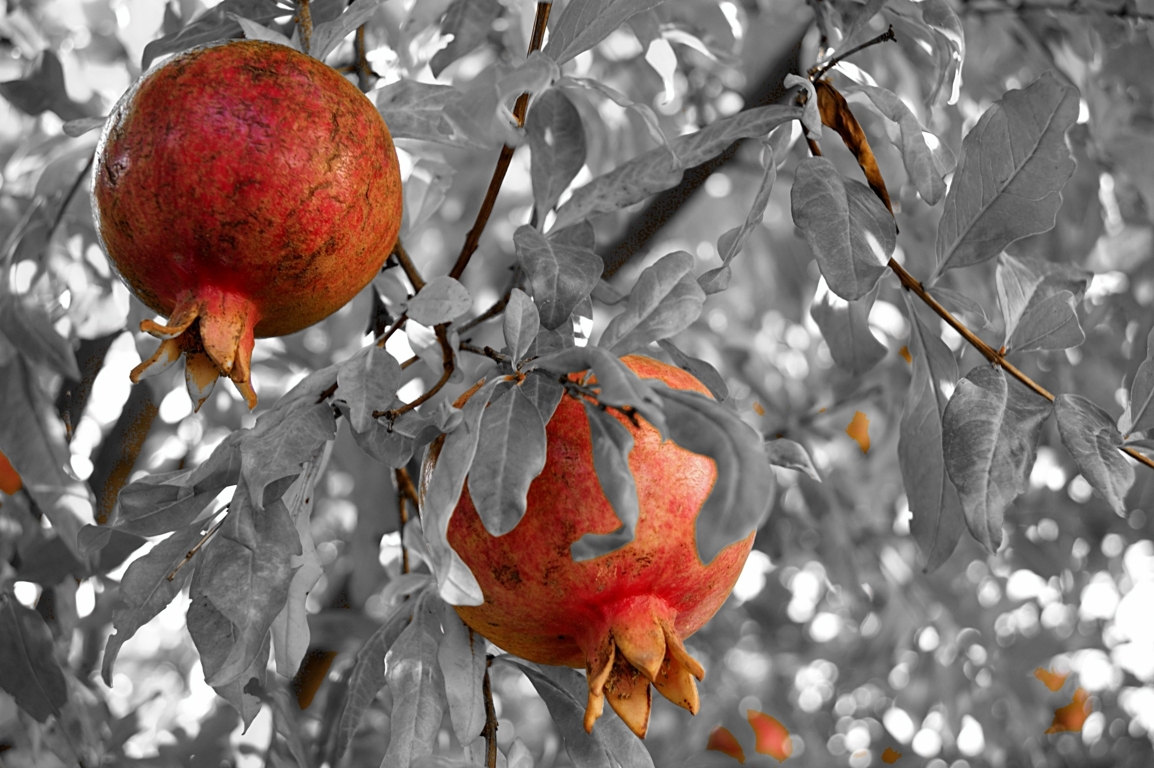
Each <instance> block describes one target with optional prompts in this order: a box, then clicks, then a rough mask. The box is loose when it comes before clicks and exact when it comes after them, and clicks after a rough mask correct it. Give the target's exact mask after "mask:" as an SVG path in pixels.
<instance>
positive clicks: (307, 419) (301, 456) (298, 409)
mask: <svg viewBox="0 0 1154 768" xmlns="http://www.w3.org/2000/svg"><path fill="white" fill-rule="evenodd" d="M279 406H280V403H278V404H277V406H275V407H274V410H273V411H270V412H269V413H267V414H265V415H264V416H262V417H261V418H260V419H258V420H257V423H256V426H255V427H253V428H252V429H251V430H249V431H247V432H245V433H244V435H243V436H242V438H241V445H240V451H241V455H240V465H241V475H242V476H243V477H244V480H245V485H246V486H247V488H248V493H249V494H251V497H252V503H253V505H254V506H255V507H256V508H257V509H260V508H261V507H262V506H263V505H264V490H265V488H266V487H267V486H268V484H269V483H272V482H273V481H275V480H280V479H281V478H284V477H296V476H297V475H299V474H300V473H301V470H302V468H303V467H304V465H305V464H306V463H307V462H309V461H311V460H312V459H313V457H314V456H316V453H317V451H318V450H320V448H321V447H322V446H323V445H324V444H325V443H326V442H327V441H329V440H332V439H333V438H334V437H335V436H336V432H337V426H336V419H335V417H334V415H333V409H332V407H331V406H330V405H329V404H328V403H318V402H316V400H315V399H312V400H309V399H299V400H293V401H291V402H290V403H289V404H288V405H287V406H286V407H285V408H283V409H280V408H279Z"/></svg>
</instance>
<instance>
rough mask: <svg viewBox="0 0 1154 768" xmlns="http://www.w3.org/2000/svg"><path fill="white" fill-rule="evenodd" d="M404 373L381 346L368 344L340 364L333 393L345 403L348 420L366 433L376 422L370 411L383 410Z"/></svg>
mask: <svg viewBox="0 0 1154 768" xmlns="http://www.w3.org/2000/svg"><path fill="white" fill-rule="evenodd" d="M403 377H404V373H403V372H402V371H401V364H400V363H398V362H397V359H396V358H395V357H393V356H392V355H391V354H389V353H388V352H386V351H385V349H384V348H383V347H378V346H377V345H376V344H370V345H369V346H367V347H365V348H364V349H362V350H360V351H359V352H357V353H356V354H355V355H353V356H352V357H350V358H349V359H348V360H346V361H345V362H343V363H341V367H340V369H339V370H338V371H337V393H338V395H339V396H340V397H341V399H343V400H344V401H345V402H346V403H348V406H349V423H350V424H351V425H352V427H353V429H355V430H356V431H357V432H367V431H369V430H370V429H372V427H373V425H374V424H375V423H376V419H375V418H373V412H374V411H383V410H387V409H388V408H389V406H390V405H391V404H392V402H393V400H394V399H395V398H396V394H397V389H398V388H399V387H400V385H401V379H402V378H403Z"/></svg>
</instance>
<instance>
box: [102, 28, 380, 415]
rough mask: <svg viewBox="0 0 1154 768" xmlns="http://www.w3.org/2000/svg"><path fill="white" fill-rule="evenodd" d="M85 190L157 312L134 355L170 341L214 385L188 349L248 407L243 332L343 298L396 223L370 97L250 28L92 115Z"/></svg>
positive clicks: (119, 265)
mask: <svg viewBox="0 0 1154 768" xmlns="http://www.w3.org/2000/svg"><path fill="white" fill-rule="evenodd" d="M92 191H93V212H94V214H95V217H96V221H97V229H98V231H99V233H100V237H101V240H102V242H103V245H104V249H105V252H106V253H107V254H108V256H109V259H110V261H111V262H112V264H113V265H114V267H115V268H116V270H117V271H118V272H119V274H120V276H121V277H122V278H123V279H124V281H125V282H126V283H127V284H128V286H129V287H130V288H131V289H132V291H133V293H135V294H136V296H137V297H138V298H139V299H140V300H141V301H142V302H144V304H146V305H147V306H148V307H149V308H151V309H152V310H153V311H155V312H157V313H159V314H161V315H165V316H168V317H169V322H168V325H167V326H164V325H159V324H157V323H153V322H151V321H146V322H145V324H143V325H142V329H143V330H147V331H149V332H150V333H152V334H153V335H155V336H158V337H159V338H161V339H163V340H165V343H166V345H167V347H166V346H165V345H162V349H161V350H158V356H156V357H154V359H153V360H151V361H149V363H152V364H154V365H155V366H156V367H162V366H164V365H166V364H170V363H172V362H174V361H175V359H176V358H177V357H179V355H180V352H185V353H186V355H188V359H187V360H186V366H188V370H189V372H190V392H192V391H193V387H192V384H193V383H194V382H193V381H192V379H193V378H194V377H195V378H196V379H197V381H196V384H197V385H198V386H199V387H202V388H203V387H206V386H207V387H211V382H214V381H215V378H214V377H212V376H210V375H209V373H208V372H207V371H206V370H202V369H203V368H205V366H204V360H203V359H202V357H201V352H202V351H203V353H205V354H207V357H208V358H210V359H211V362H212V364H213V365H212V366H211V368H212V369H213V370H215V371H216V373H217V374H219V375H228V376H230V377H231V378H232V379H233V380H234V382H236V383H237V385H238V386H239V387H240V388H241V390H242V392H245V390H246V387H247V390H248V391H247V392H245V394H246V397H249V399H250V406H252V405H254V404H255V394H251V386H250V385H249V384H248V381H249V375H248V374H249V370H248V367H249V366H248V363H249V355H250V353H251V350H252V345H253V338H254V337H264V336H282V335H285V334H288V333H293V332H295V331H298V330H301V329H302V328H305V327H307V326H309V325H312V324H313V323H315V322H317V321H319V320H321V319H323V318H325V317H327V316H328V315H330V314H332V313H333V312H334V311H336V310H337V309H339V308H340V307H342V306H344V305H345V304H346V303H347V302H348V301H349V300H350V299H351V298H352V297H353V296H355V295H356V294H357V293H358V292H359V291H360V290H361V289H362V288H363V287H364V286H365V285H366V284H367V283H368V282H369V281H370V280H372V278H373V276H374V275H375V274H376V273H377V271H378V270H379V269H380V267H381V265H382V264H383V263H384V261H385V259H386V258H387V257H388V255H389V253H390V252H391V250H392V248H393V245H394V243H395V242H396V238H397V232H398V230H399V228H400V224H401V205H402V195H401V178H400V172H399V168H398V165H397V157H396V151H395V149H394V147H393V142H392V138H391V136H390V135H389V131H388V128H387V127H386V126H385V123H384V120H382V119H381V116H380V114H379V113H378V112H377V110H376V109H375V108H374V106H373V104H372V103H371V102H370V101H369V100H368V99H367V98H366V97H365V96H364V95H363V94H362V93H361V92H360V91H359V90H358V89H357V88H356V86H354V85H353V84H352V83H350V82H349V81H347V80H346V79H345V78H344V77H342V76H341V75H340V74H339V73H337V72H336V71H335V70H333V69H332V68H331V67H329V66H327V65H326V64H324V63H323V62H321V61H318V60H317V59H314V58H312V57H310V56H307V55H305V54H303V53H300V52H298V51H296V50H293V49H292V48H289V47H287V46H282V45H277V44H274V43H267V42H262V41H256V40H242V41H231V42H226V43H222V44H217V45H211V46H207V47H203V48H198V49H194V50H191V51H187V52H185V53H182V54H179V55H177V56H175V57H173V58H172V59H170V60H168V61H167V62H164V63H162V64H160V65H158V66H156V67H154V68H153V69H151V70H150V71H149V72H147V73H145V74H144V76H142V77H141V79H140V80H139V81H138V82H137V83H136V84H135V85H134V86H133V87H132V88H131V89H130V90H129V91H128V92H127V93H126V94H125V95H124V97H123V98H122V99H121V101H120V103H119V104H118V105H117V107H116V109H115V110H114V111H113V113H112V115H111V117H110V118H109V120H108V123H107V124H106V126H105V129H104V133H103V135H102V137H101V140H100V145H99V147H98V149H97V161H96V165H95V172H94V174H93V188H92ZM185 331H191V333H190V334H185V333H184V332H185ZM182 334H184V336H185V337H186V338H178V337H181V335H182ZM146 365H147V364H146ZM198 366H199V367H198ZM142 373H144V370H143V369H142V370H138V371H136V372H134V375H135V376H136V377H139V375H141V374H142ZM193 394H194V400H195V399H197V394H196V393H195V392H194V393H193ZM250 395H251V397H250ZM206 396H207V395H206Z"/></svg>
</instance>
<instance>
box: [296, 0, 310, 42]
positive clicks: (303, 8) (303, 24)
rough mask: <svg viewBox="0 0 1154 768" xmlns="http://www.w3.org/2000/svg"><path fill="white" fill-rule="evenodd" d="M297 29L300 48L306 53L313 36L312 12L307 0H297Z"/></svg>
mask: <svg viewBox="0 0 1154 768" xmlns="http://www.w3.org/2000/svg"><path fill="white" fill-rule="evenodd" d="M297 29H299V30H300V33H301V50H302V51H304V52H305V53H308V52H309V43H310V41H311V40H312V37H313V13H312V11H311V10H309V0H297Z"/></svg>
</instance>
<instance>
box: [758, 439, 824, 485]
mask: <svg viewBox="0 0 1154 768" xmlns="http://www.w3.org/2000/svg"><path fill="white" fill-rule="evenodd" d="M765 456H766V458H767V459H769V463H770V464H773V465H774V466H776V467H785V468H786V469H796V470H797V471H798V472H804V473H805V474H807V475H809V476H810V477H811V478H812V479H814V480H816V481H818V482H819V483H820V482H821V475H819V474H818V473H817V468H816V467H814V465H813V459H811V458H810V457H809V452H808V451H806V449H805V447H804V446H802V445H801V444H799V443H795V442H794V441H792V440H786V439H785V438H784V437H779V438H777V439H776V440H768V441H766V443H765Z"/></svg>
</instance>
